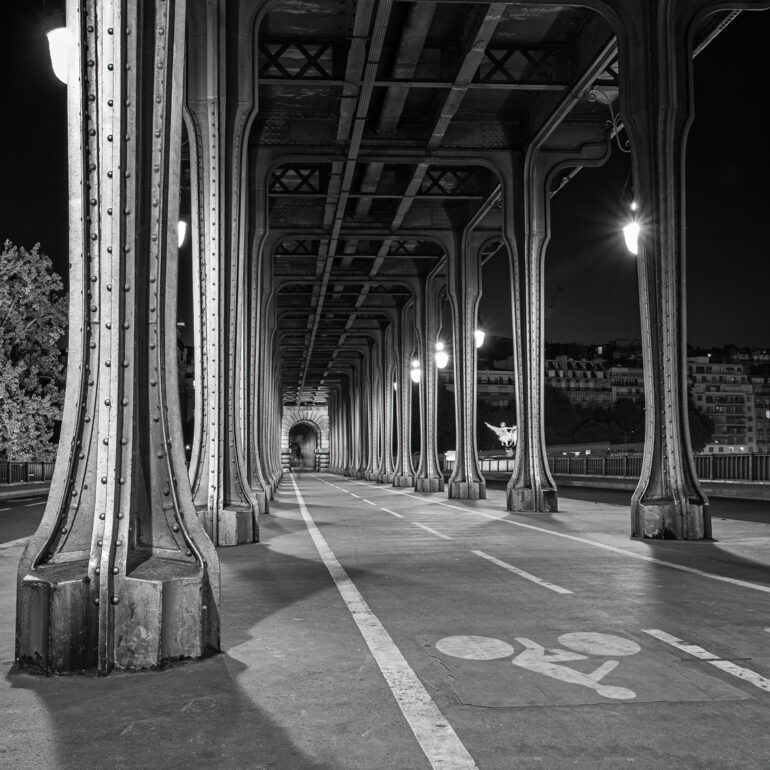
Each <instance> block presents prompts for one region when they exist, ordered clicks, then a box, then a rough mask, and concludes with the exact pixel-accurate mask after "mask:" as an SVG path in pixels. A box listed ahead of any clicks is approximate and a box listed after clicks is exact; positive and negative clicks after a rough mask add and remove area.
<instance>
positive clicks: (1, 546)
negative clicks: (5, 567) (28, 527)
mask: <svg viewBox="0 0 770 770" xmlns="http://www.w3.org/2000/svg"><path fill="white" fill-rule="evenodd" d="M28 540H29V538H28V537H20V538H19V539H18V540H9V541H8V542H7V543H0V551H5V550H6V548H13V547H14V546H16V545H24V544H25V543H26V542H27V541H28Z"/></svg>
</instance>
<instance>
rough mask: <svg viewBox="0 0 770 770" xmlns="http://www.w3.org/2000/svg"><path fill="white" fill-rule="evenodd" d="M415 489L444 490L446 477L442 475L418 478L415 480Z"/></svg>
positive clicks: (418, 490) (423, 490)
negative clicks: (443, 477)
mask: <svg viewBox="0 0 770 770" xmlns="http://www.w3.org/2000/svg"><path fill="white" fill-rule="evenodd" d="M414 489H415V491H416V492H443V491H444V479H442V478H441V477H440V476H434V477H433V478H417V479H415V480H414Z"/></svg>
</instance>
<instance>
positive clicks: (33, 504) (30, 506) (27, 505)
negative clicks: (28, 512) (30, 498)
mask: <svg viewBox="0 0 770 770" xmlns="http://www.w3.org/2000/svg"><path fill="white" fill-rule="evenodd" d="M35 505H45V500H38V502H36V503H27V504H26V505H25V506H24V507H25V508H32V507H33V506H35Z"/></svg>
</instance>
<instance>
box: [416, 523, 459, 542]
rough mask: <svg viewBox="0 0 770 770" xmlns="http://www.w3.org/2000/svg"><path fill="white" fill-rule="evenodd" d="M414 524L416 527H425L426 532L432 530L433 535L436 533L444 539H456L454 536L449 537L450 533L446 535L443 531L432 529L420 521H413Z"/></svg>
mask: <svg viewBox="0 0 770 770" xmlns="http://www.w3.org/2000/svg"><path fill="white" fill-rule="evenodd" d="M412 524H414V526H415V527H419V528H420V529H424V530H425V531H426V532H430V533H431V535H435V536H436V537H441V538H443V539H444V540H454V538H453V537H449V535H444V534H443V533H441V532H436V530H435V529H431V528H430V527H428V526H426V525H425V524H420V522H419V521H413V522H412Z"/></svg>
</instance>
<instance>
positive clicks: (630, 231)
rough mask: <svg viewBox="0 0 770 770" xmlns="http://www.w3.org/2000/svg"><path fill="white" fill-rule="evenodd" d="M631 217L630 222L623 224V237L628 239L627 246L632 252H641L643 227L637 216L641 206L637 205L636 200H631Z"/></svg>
mask: <svg viewBox="0 0 770 770" xmlns="http://www.w3.org/2000/svg"><path fill="white" fill-rule="evenodd" d="M630 208H631V218H630V219H629V220H628V222H627V223H626V224H625V225H624V226H623V238H624V239H625V241H626V248H627V249H628V250H629V251H630V252H631V253H632V254H638V253H639V232H640V231H641V227H640V226H639V221H638V219H637V218H636V217H637V214H636V212H637V209H638V208H639V207H638V206H637V205H636V201H631V206H630Z"/></svg>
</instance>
